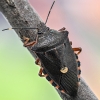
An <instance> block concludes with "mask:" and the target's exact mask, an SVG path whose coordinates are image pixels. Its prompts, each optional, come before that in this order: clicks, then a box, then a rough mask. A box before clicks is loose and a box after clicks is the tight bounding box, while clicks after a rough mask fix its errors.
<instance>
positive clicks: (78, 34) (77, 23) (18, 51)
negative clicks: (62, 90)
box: [0, 0, 100, 100]
mask: <svg viewBox="0 0 100 100" xmlns="http://www.w3.org/2000/svg"><path fill="white" fill-rule="evenodd" d="M29 2H30V4H31V5H32V6H33V7H34V8H35V9H36V10H37V12H38V13H39V15H40V16H41V18H42V19H43V21H45V19H46V17H47V13H48V11H49V9H50V6H51V4H52V2H53V0H29ZM47 25H48V26H49V27H51V28H53V29H56V30H58V29H60V28H62V27H63V26H64V27H66V29H67V30H68V31H69V39H70V40H71V41H72V43H73V45H72V46H73V47H82V50H83V51H82V53H81V54H80V55H79V59H80V61H81V69H82V74H81V76H82V77H83V78H84V80H85V81H86V83H87V84H88V85H89V87H90V88H91V89H92V91H93V92H94V93H95V94H96V96H97V97H98V99H100V0H56V3H55V5H54V7H53V9H52V12H51V14H50V17H49V20H48V23H47ZM8 27H11V26H10V25H9V23H8V22H7V20H6V19H5V17H4V16H3V15H2V14H1V13H0V100H61V98H60V97H59V95H58V94H57V92H56V90H55V89H54V88H53V87H52V86H51V85H50V84H49V82H48V81H46V79H45V78H40V77H39V76H38V71H39V66H36V65H35V64H34V58H33V57H32V56H31V54H30V53H29V52H28V50H27V49H26V48H24V47H23V44H22V42H21V41H20V39H19V37H18V36H17V35H16V33H15V32H14V31H13V30H10V31H5V32H2V31H1V30H2V29H4V28H8Z"/></svg>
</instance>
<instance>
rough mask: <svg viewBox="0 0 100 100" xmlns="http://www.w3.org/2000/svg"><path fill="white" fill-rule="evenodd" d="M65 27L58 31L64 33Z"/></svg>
mask: <svg viewBox="0 0 100 100" xmlns="http://www.w3.org/2000/svg"><path fill="white" fill-rule="evenodd" d="M65 29H66V28H65V27H63V28H61V29H59V30H58V31H60V32H62V31H65Z"/></svg>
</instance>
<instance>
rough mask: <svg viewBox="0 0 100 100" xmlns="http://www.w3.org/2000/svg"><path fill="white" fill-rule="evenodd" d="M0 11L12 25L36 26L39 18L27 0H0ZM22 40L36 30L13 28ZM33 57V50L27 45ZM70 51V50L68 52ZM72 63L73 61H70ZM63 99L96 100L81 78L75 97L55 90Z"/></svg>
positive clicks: (32, 38) (32, 34)
mask: <svg viewBox="0 0 100 100" xmlns="http://www.w3.org/2000/svg"><path fill="white" fill-rule="evenodd" d="M0 11H1V12H2V13H3V15H4V16H5V17H6V18H7V20H8V22H9V23H10V24H11V26H12V27H37V25H38V24H39V22H40V21H42V20H41V18H40V17H39V16H38V14H37V12H36V11H35V9H34V8H32V7H31V6H30V4H29V3H28V1H27V0H0ZM15 31H16V33H17V34H18V36H19V37H20V38H21V40H22V42H23V38H22V37H23V36H26V37H29V38H30V39H31V40H35V39H36V34H37V32H36V30H24V29H17V30H15ZM28 50H29V51H30V52H31V54H32V55H33V57H34V58H36V56H35V54H34V52H32V51H31V49H30V48H29V47H28ZM70 53H72V52H70ZM72 63H74V62H73V61H72ZM57 91H58V93H59V95H60V96H61V98H62V99H63V100H98V99H97V97H96V96H95V94H94V93H93V92H92V91H91V89H90V88H89V87H88V85H87V84H86V83H85V81H84V80H83V79H82V78H81V84H80V86H79V89H78V94H77V97H76V98H72V97H70V96H68V95H65V94H62V93H61V92H60V91H59V90H57Z"/></svg>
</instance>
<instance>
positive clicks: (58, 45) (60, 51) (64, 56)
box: [32, 28, 78, 96]
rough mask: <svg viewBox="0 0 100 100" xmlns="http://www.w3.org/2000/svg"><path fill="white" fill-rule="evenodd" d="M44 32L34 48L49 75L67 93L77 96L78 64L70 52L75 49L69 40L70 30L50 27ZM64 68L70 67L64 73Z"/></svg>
mask: <svg viewBox="0 0 100 100" xmlns="http://www.w3.org/2000/svg"><path fill="white" fill-rule="evenodd" d="M46 29H47V28H46ZM42 33H43V34H39V35H38V38H37V43H36V44H35V45H34V46H33V47H32V50H33V51H35V53H36V55H37V56H38V58H39V59H40V61H41V66H42V67H43V68H44V70H45V71H46V72H47V73H48V75H49V77H50V78H51V79H52V80H53V81H54V82H55V83H56V84H57V85H59V86H60V87H61V88H62V89H63V90H64V91H65V93H67V94H69V95H70V96H75V95H76V94H77V90H78V85H77V82H78V78H77V64H76V61H75V56H73V55H72V53H70V52H73V50H72V48H71V46H70V43H69V40H68V32H67V31H63V32H58V31H56V30H52V29H48V30H46V32H45V31H42ZM72 61H74V62H75V63H72ZM63 68H68V70H67V71H66V72H65V73H62V72H61V69H63Z"/></svg>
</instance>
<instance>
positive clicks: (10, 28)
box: [2, 27, 38, 31]
mask: <svg viewBox="0 0 100 100" xmlns="http://www.w3.org/2000/svg"><path fill="white" fill-rule="evenodd" d="M12 29H38V28H32V27H12V28H7V29H3V30H2V31H5V30H12Z"/></svg>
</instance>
